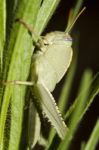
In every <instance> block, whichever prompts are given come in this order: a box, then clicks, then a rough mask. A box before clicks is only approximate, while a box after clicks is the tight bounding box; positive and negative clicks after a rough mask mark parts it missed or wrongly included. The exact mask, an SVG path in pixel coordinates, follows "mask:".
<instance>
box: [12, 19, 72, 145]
mask: <svg viewBox="0 0 99 150" xmlns="http://www.w3.org/2000/svg"><path fill="white" fill-rule="evenodd" d="M19 22H20V23H21V24H23V25H24V26H25V27H26V28H27V29H28V30H29V31H30V32H31V34H32V35H33V34H35V33H34V31H32V28H31V27H29V26H28V25H27V24H26V23H25V21H24V20H22V19H19ZM35 35H36V34H35ZM33 37H34V36H33ZM37 37H38V42H36V41H35V40H34V38H33V41H34V42H35V44H36V45H37V49H36V51H35V53H34V54H33V58H32V64H31V82H22V81H14V84H25V85H30V86H32V94H33V96H34V98H35V99H36V100H37V104H36V106H37V107H39V108H40V110H41V111H42V113H43V114H44V116H46V117H47V118H48V120H49V121H50V122H51V124H52V125H53V126H54V128H55V129H56V131H57V133H58V135H59V136H60V138H61V139H64V137H65V135H66V133H67V130H68V128H67V126H66V124H65V122H64V121H63V119H62V117H61V115H60V112H59V110H58V107H57V105H56V103H55V100H54V98H53V96H52V94H51V92H52V91H53V90H54V88H55V86H56V84H57V83H58V82H59V81H60V80H61V79H62V78H63V76H64V74H65V73H66V71H67V69H68V67H69V66H70V63H71V60H72V53H73V52H72V47H71V46H72V39H71V37H70V35H69V34H68V33H65V32H59V31H55V32H51V33H48V34H46V35H45V36H44V37H39V36H38V35H37ZM36 100H35V102H36ZM31 108H32V107H31ZM38 121H40V120H39V119H37V122H38ZM30 126H31V125H30ZM39 128H40V125H39ZM37 130H38V129H37ZM30 132H31V131H30ZM39 132H40V130H39ZM36 134H37V136H38V137H39V133H37V132H36ZM38 137H36V141H37V139H38ZM30 140H31V139H30ZM36 141H35V142H34V143H36ZM31 143H32V142H31V141H30V145H31ZM34 143H33V146H34V145H35V144H34Z"/></svg>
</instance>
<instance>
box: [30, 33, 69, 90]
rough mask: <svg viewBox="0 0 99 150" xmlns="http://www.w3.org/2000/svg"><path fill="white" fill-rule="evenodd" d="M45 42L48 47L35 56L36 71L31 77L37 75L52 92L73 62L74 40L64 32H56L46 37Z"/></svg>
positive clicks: (33, 62) (33, 64)
mask: <svg viewBox="0 0 99 150" xmlns="http://www.w3.org/2000/svg"><path fill="white" fill-rule="evenodd" d="M43 41H44V43H46V45H44V46H42V47H40V48H41V51H42V53H40V51H37V53H36V54H34V55H33V61H32V67H33V68H35V70H36V71H35V72H34V71H32V75H31V77H32V79H33V78H34V76H35V73H36V74H37V75H38V80H39V81H40V80H42V82H43V83H44V84H45V86H46V87H47V88H48V89H49V91H50V92H52V91H53V90H54V88H55V85H56V84H57V83H58V82H59V81H60V80H61V78H62V77H63V76H64V74H65V73H66V71H67V69H68V67H69V65H70V62H71V60H72V48H71V45H72V39H71V37H70V36H69V35H68V34H66V33H64V32H58V31H55V32H51V33H48V34H47V35H45V37H44V38H43Z"/></svg>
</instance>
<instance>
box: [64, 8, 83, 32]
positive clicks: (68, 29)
mask: <svg viewBox="0 0 99 150" xmlns="http://www.w3.org/2000/svg"><path fill="white" fill-rule="evenodd" d="M85 9H86V7H84V8H83V9H82V10H81V11H80V12H79V14H78V15H77V16H76V18H75V20H74V21H73V23H72V24H71V25H70V27H69V28H67V30H66V32H70V30H71V29H72V27H73V26H74V24H75V23H76V21H77V20H78V18H79V17H80V16H81V14H82V13H83V12H84V11H85Z"/></svg>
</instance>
